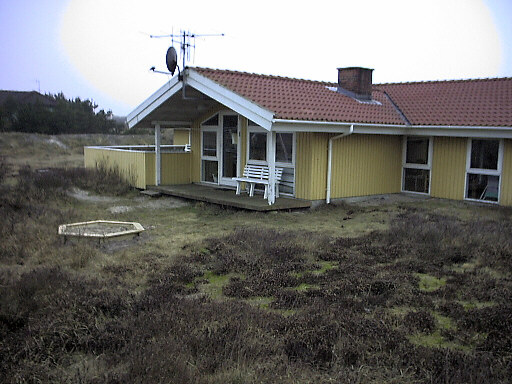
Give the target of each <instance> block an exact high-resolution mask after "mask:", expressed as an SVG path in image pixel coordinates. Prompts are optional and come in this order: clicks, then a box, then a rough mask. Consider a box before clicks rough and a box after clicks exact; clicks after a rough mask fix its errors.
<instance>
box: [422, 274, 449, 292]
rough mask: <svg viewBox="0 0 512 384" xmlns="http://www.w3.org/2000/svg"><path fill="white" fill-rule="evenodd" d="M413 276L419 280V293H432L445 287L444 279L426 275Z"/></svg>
mask: <svg viewBox="0 0 512 384" xmlns="http://www.w3.org/2000/svg"><path fill="white" fill-rule="evenodd" d="M415 276H416V277H417V278H418V279H419V280H420V281H419V283H418V286H419V288H420V291H423V292H434V291H437V290H438V289H439V288H441V287H444V286H445V285H446V278H444V277H441V278H437V277H435V276H431V275H428V274H426V273H416V274H415Z"/></svg>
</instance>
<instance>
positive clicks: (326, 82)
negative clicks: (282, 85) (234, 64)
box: [187, 67, 338, 85]
mask: <svg viewBox="0 0 512 384" xmlns="http://www.w3.org/2000/svg"><path fill="white" fill-rule="evenodd" d="M187 68H191V69H197V70H199V71H212V72H229V73H233V74H235V73H236V74H240V75H249V76H258V77H266V78H269V79H280V80H292V81H304V82H309V83H317V84H325V85H332V84H338V83H336V82H332V81H325V80H311V79H302V78H298V77H290V76H279V75H266V74H263V73H255V72H247V71H237V70H233V69H217V68H207V67H187Z"/></svg>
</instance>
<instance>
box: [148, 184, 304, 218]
mask: <svg viewBox="0 0 512 384" xmlns="http://www.w3.org/2000/svg"><path fill="white" fill-rule="evenodd" d="M148 190H151V191H158V192H160V193H161V194H163V195H169V196H175V197H181V198H184V199H189V200H196V201H204V202H207V203H212V204H217V205H222V206H228V207H233V208H239V209H246V210H250V211H259V212H269V211H280V210H295V209H307V208H311V202H310V201H308V200H301V199H294V198H290V197H279V198H277V199H276V202H275V204H273V205H268V202H267V200H265V199H263V195H261V194H255V195H254V196H253V197H249V195H248V194H247V193H242V194H241V195H237V194H236V193H235V190H234V189H229V188H225V187H224V188H217V187H211V186H208V185H202V184H180V185H161V186H152V187H148Z"/></svg>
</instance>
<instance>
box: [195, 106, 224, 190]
mask: <svg viewBox="0 0 512 384" xmlns="http://www.w3.org/2000/svg"><path fill="white" fill-rule="evenodd" d="M215 115H219V123H218V124H217V125H203V124H204V123H205V122H207V121H208V120H210V119H211V118H212V117H214V116H215ZM220 117H221V116H220V112H217V113H214V114H212V115H211V116H209V117H208V118H207V119H205V120H204V121H203V122H201V124H200V129H199V132H200V134H201V148H200V149H201V169H200V170H199V172H200V175H201V183H206V184H213V185H218V184H219V182H220V173H219V171H220V155H221V154H220V152H221V148H220V144H221V143H220V140H221V138H220V134H219V131H220V130H219V126H220V122H221V118H220ZM204 132H215V135H216V136H215V137H216V146H217V147H216V153H215V154H216V156H207V155H204V154H203V149H204V147H203V134H204ZM203 160H209V161H216V162H217V183H215V182H211V181H205V180H203Z"/></svg>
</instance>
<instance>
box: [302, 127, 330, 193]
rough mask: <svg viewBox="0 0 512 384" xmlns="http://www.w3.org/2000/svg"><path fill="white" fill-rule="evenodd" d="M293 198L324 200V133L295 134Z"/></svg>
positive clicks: (325, 156)
mask: <svg viewBox="0 0 512 384" xmlns="http://www.w3.org/2000/svg"><path fill="white" fill-rule="evenodd" d="M296 137H297V145H296V148H297V156H296V161H295V196H296V197H298V198H300V199H308V200H319V199H325V187H326V180H327V145H328V139H329V135H328V134H325V133H310V132H306V133H302V132H301V133H297V135H296Z"/></svg>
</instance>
